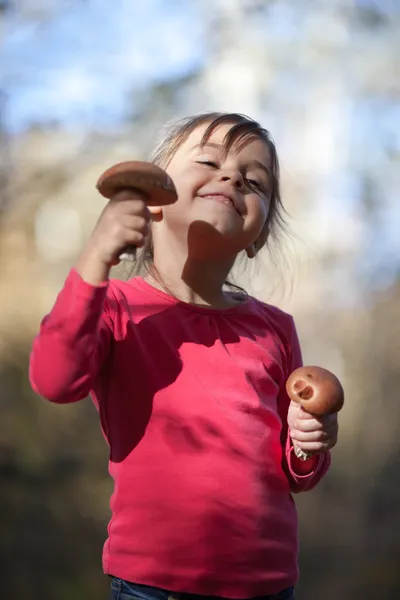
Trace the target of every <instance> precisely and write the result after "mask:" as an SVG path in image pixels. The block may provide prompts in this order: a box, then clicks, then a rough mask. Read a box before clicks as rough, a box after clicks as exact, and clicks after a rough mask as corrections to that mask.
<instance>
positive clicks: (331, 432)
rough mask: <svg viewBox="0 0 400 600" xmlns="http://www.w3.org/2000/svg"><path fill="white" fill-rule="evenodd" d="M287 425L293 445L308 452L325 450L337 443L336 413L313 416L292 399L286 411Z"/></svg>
mask: <svg viewBox="0 0 400 600" xmlns="http://www.w3.org/2000/svg"><path fill="white" fill-rule="evenodd" d="M288 425H289V435H290V437H291V439H292V441H293V443H294V444H295V446H298V447H299V448H301V450H304V452H307V453H309V454H320V453H322V452H326V451H327V450H330V449H331V448H333V447H334V446H335V445H336V443H337V437H338V429H339V425H338V417H337V413H335V414H333V415H325V416H324V417H314V416H313V415H311V414H310V413H308V412H306V411H305V410H304V409H303V408H302V407H301V406H300V404H298V403H297V402H293V400H292V401H291V403H290V405H289V411H288Z"/></svg>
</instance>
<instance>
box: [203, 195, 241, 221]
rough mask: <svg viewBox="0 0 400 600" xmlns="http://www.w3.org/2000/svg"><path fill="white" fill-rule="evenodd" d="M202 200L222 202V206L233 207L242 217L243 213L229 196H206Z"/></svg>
mask: <svg viewBox="0 0 400 600" xmlns="http://www.w3.org/2000/svg"><path fill="white" fill-rule="evenodd" d="M202 198H210V199H211V200H215V201H216V202H220V203H221V204H226V205H227V206H231V207H232V208H234V209H235V211H236V212H237V213H238V215H240V216H242V213H241V212H240V211H239V209H238V208H237V207H236V206H235V203H234V202H233V200H231V199H230V198H229V197H228V196H224V195H223V194H206V195H205V196H202Z"/></svg>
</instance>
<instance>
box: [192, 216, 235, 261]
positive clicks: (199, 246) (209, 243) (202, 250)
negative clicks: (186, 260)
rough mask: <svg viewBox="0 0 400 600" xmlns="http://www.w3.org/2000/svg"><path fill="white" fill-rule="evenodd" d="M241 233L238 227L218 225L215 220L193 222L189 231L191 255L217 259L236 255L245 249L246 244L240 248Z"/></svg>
mask: <svg viewBox="0 0 400 600" xmlns="http://www.w3.org/2000/svg"><path fill="white" fill-rule="evenodd" d="M240 233H242V232H241V231H238V228H237V226H236V227H232V226H229V225H228V223H223V224H222V223H216V222H215V220H214V219H210V221H203V220H197V221H193V222H192V223H191V225H190V227H189V230H188V249H189V254H191V255H195V254H196V255H197V254H202V255H204V254H207V255H210V256H215V257H217V256H221V257H222V256H233V255H236V254H237V253H238V252H240V250H242V249H243V248H244V247H245V244H244V245H243V246H240V247H238V241H239V240H238V237H241V236H240Z"/></svg>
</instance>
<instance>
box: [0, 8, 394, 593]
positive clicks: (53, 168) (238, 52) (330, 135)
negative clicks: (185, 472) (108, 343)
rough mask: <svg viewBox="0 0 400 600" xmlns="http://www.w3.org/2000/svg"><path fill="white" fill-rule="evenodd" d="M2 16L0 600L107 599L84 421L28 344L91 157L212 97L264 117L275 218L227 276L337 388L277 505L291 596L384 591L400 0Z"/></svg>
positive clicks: (75, 245) (76, 238) (92, 445)
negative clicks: (288, 553) (324, 427)
mask: <svg viewBox="0 0 400 600" xmlns="http://www.w3.org/2000/svg"><path fill="white" fill-rule="evenodd" d="M0 23H1V44H2V48H1V56H0V69H1V89H0V93H1V95H0V106H1V122H0V160H1V163H0V185H1V199H0V248H1V257H0V258H1V260H0V342H1V343H0V407H1V418H0V478H1V481H0V483H1V492H0V569H1V571H0V572H1V575H2V577H1V584H0V586H1V593H0V595H1V597H2V598H10V599H11V598H12V599H14V598H15V599H16V598H28V597H29V598H30V599H31V600H34V599H38V600H39V599H40V600H70V599H71V598H74V599H82V600H98V599H99V598H106V597H107V587H108V582H107V580H106V578H105V577H104V576H103V575H102V572H101V551H102V545H103V542H104V540H105V535H106V525H107V521H108V518H109V507H108V503H109V495H110V493H111V482H110V480H109V478H108V475H107V447H106V444H105V442H104V441H103V438H102V436H101V433H100V428H99V424H98V419H97V414H96V412H95V410H94V408H93V406H92V405H91V402H90V400H86V401H83V402H81V403H78V404H77V405H73V406H55V405H52V404H50V403H47V402H45V401H44V400H42V399H40V398H38V397H35V396H34V395H33V393H32V391H31V390H30V387H29V383H28V379H27V368H28V357H29V351H30V346H31V342H32V338H33V336H34V335H35V333H36V331H37V329H38V325H39V322H40V319H41V317H42V316H43V315H44V314H45V312H46V311H48V310H49V308H50V307H51V305H52V303H53V302H54V299H55V296H56V294H57V292H58V290H59V288H60V286H61V285H62V283H63V280H64V278H65V276H66V274H67V272H68V269H69V268H70V266H71V265H72V264H73V262H74V261H75V259H76V257H77V255H78V253H79V252H80V250H81V248H82V245H83V243H84V241H85V239H86V237H87V236H88V234H89V232H90V230H91V228H92V227H93V225H94V223H95V221H96V219H97V217H98V215H99V213H100V210H101V208H102V206H103V202H102V200H101V198H100V196H99V195H98V193H97V192H96V189H95V183H96V180H97V177H98V176H99V175H100V174H101V172H102V171H103V169H105V168H106V167H108V166H110V165H112V164H113V163H114V162H117V161H120V160H125V159H142V158H146V155H147V152H148V151H149V150H150V148H151V145H152V143H153V140H154V137H155V135H156V132H157V129H158V128H159V126H160V125H162V124H163V123H164V122H165V121H167V120H169V119H171V118H174V117H178V116H183V115H187V114H190V113H197V112H200V111H206V110H227V111H239V112H242V113H246V114H249V115H250V116H252V117H253V118H255V119H258V120H260V121H261V122H262V124H263V125H264V126H265V127H267V128H268V129H270V131H271V132H272V135H273V137H274V139H275V140H276V143H277V145H278V150H279V153H280V157H281V163H282V179H283V190H284V200H285V205H286V207H287V210H288V212H289V215H290V219H289V222H290V227H291V230H292V232H293V235H292V237H291V238H290V239H287V240H285V241H284V243H283V241H282V243H283V246H282V245H281V247H280V248H279V247H275V248H273V249H272V252H271V253H270V254H265V255H264V256H263V257H261V259H260V260H259V261H258V264H257V266H256V267H255V268H254V269H252V270H249V269H247V268H245V269H242V270H241V271H240V272H239V273H238V275H237V277H238V278H239V282H243V281H244V280H246V281H245V283H246V285H247V286H248V287H249V289H250V291H252V292H253V293H255V294H256V295H258V297H260V298H262V299H264V300H267V301H270V302H273V303H276V304H279V305H280V306H281V307H282V308H284V309H285V310H289V311H291V312H292V313H293V314H294V316H295V318H296V321H297V324H298V329H299V333H300V337H301V340H302V344H303V352H304V358H305V361H306V362H308V363H314V364H315V363H316V364H321V365H323V366H326V367H327V368H330V369H332V370H333V371H335V372H336V373H337V374H338V375H339V376H340V377H341V379H342V380H343V383H344V385H345V388H346V393H347V404H346V406H345V408H344V409H343V411H342V413H341V419H340V423H341V428H340V435H341V437H340V444H339V446H338V447H337V448H336V449H335V450H334V453H333V466H332V469H331V471H330V474H329V475H328V476H327V477H326V479H325V480H324V481H323V483H321V485H320V486H319V487H318V489H316V490H315V491H312V492H310V493H307V494H304V495H301V496H298V497H297V498H296V500H297V504H298V507H299V515H300V535H301V553H300V564H301V581H300V583H299V586H298V597H299V599H300V600H319V599H320V598H324V599H325V600H337V599H338V598H340V599H344V600H347V599H349V600H350V599H354V598H355V599H358V598H359V599H361V598H362V599H363V600H372V599H376V598H379V599H380V600H386V599H387V600H389V599H390V600H392V599H393V598H397V596H398V593H399V592H398V590H399V588H400V515H399V506H400V477H399V475H400V453H399V448H400V444H399V429H400V417H399V414H400V413H399V388H400V367H399V361H400V341H399V340H400V270H399V268H400V202H399V189H400V127H399V125H400V45H399V39H400V2H399V1H398V0H392V1H390V0H379V1H378V0H377V1H373V0H326V1H325V0H309V1H307V0H291V1H290V0H146V2H139V1H135V0H112V1H110V0H15V1H13V0H1V1H0ZM249 274H250V276H249ZM245 275H246V276H247V277H245ZM116 276H124V274H123V273H116Z"/></svg>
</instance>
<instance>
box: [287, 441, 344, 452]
mask: <svg viewBox="0 0 400 600" xmlns="http://www.w3.org/2000/svg"><path fill="white" fill-rule="evenodd" d="M334 445H335V444H334V443H332V444H329V443H328V442H296V443H295V446H297V447H298V448H300V449H301V450H303V451H304V452H307V453H315V454H318V453H321V452H327V451H328V450H330V449H331V448H333V446H334Z"/></svg>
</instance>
